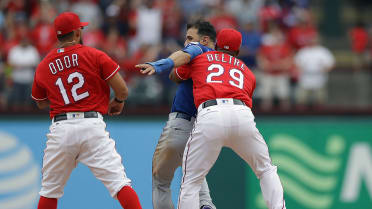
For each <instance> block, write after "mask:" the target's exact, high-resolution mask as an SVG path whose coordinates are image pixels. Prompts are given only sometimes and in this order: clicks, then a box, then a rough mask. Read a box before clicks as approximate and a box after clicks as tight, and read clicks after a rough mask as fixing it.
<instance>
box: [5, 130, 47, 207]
mask: <svg viewBox="0 0 372 209" xmlns="http://www.w3.org/2000/svg"><path fill="white" fill-rule="evenodd" d="M39 178H40V169H39V166H38V165H37V164H36V162H35V161H34V159H33V157H32V153H31V151H30V149H29V148H28V147H27V146H26V145H24V144H22V143H20V142H19V141H18V140H17V139H16V138H15V137H14V136H11V135H8V134H6V133H3V132H0V208H1V209H32V208H35V207H36V206H35V205H36V201H37V197H38V191H39Z"/></svg>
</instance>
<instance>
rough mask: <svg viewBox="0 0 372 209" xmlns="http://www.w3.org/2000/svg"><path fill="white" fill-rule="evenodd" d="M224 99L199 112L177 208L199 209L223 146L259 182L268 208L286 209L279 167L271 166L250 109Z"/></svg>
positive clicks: (187, 154)
mask: <svg viewBox="0 0 372 209" xmlns="http://www.w3.org/2000/svg"><path fill="white" fill-rule="evenodd" d="M221 100H222V99H217V103H218V104H217V105H214V106H210V107H206V108H202V105H200V107H199V109H198V115H197V118H196V122H195V125H194V129H193V131H192V133H191V136H190V138H189V140H188V142H187V144H186V148H185V152H184V155H183V163H182V169H183V177H182V185H181V189H180V198H179V201H178V209H198V207H199V195H198V191H199V190H200V185H201V183H202V181H203V179H204V177H205V176H206V175H207V174H208V172H209V170H210V169H211V167H212V166H213V164H214V163H215V162H216V160H217V158H218V155H219V153H220V151H221V149H222V147H224V146H226V147H230V148H231V149H232V150H234V151H235V152H236V153H237V154H238V155H239V156H240V157H241V158H242V159H244V160H245V161H246V162H247V163H248V164H249V166H250V167H251V168H252V170H253V171H254V173H255V174H256V176H257V177H258V178H259V179H260V186H261V191H262V194H263V198H264V200H265V202H266V204H267V206H268V208H269V209H285V208H286V207H285V202H284V198H283V187H282V185H281V182H280V179H279V176H278V174H277V171H276V166H274V165H272V164H271V159H270V156H269V152H268V147H267V145H266V142H265V140H264V139H263V137H262V135H261V134H260V133H259V131H258V130H257V128H256V123H255V122H254V116H253V113H252V111H251V109H250V108H248V107H247V106H243V105H234V104H233V100H232V99H224V100H225V101H224V103H222V101H221ZM226 100H227V102H226ZM226 172H229V171H226ZM223 180H224V181H229V179H223Z"/></svg>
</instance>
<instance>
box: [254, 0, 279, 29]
mask: <svg viewBox="0 0 372 209" xmlns="http://www.w3.org/2000/svg"><path fill="white" fill-rule="evenodd" d="M281 12H282V11H281V8H280V6H279V4H278V2H277V1H275V0H265V4H264V5H263V6H262V7H261V8H260V11H259V13H258V15H259V20H260V28H261V31H262V32H264V33H266V32H268V30H269V24H270V23H271V22H278V21H279V20H280V17H281Z"/></svg>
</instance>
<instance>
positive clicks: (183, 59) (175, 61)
mask: <svg viewBox="0 0 372 209" xmlns="http://www.w3.org/2000/svg"><path fill="white" fill-rule="evenodd" d="M190 60H191V55H190V54H188V53H186V52H183V51H176V52H174V53H173V54H171V55H170V56H169V57H168V58H166V59H161V60H158V61H155V62H148V63H146V64H150V65H152V66H153V67H154V69H155V72H156V73H157V74H159V73H163V72H169V71H170V70H172V68H174V67H179V66H182V65H184V64H187V63H189V62H190Z"/></svg>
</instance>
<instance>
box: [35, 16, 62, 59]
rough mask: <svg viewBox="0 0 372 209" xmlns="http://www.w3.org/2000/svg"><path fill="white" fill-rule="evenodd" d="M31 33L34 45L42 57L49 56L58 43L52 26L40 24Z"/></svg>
mask: <svg viewBox="0 0 372 209" xmlns="http://www.w3.org/2000/svg"><path fill="white" fill-rule="evenodd" d="M31 33H32V39H33V43H34V44H35V46H36V48H37V49H38V51H39V53H40V54H41V55H42V56H44V55H46V54H48V52H49V51H50V50H52V49H53V48H54V47H55V45H56V43H57V38H56V32H55V30H54V27H53V25H52V24H48V23H40V24H38V25H37V26H36V27H35V28H34V29H33V30H32V32H31Z"/></svg>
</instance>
